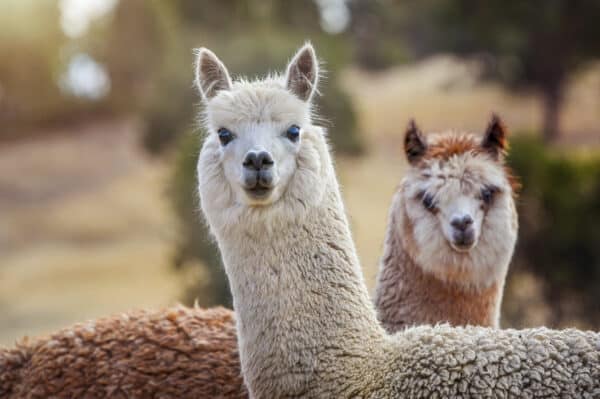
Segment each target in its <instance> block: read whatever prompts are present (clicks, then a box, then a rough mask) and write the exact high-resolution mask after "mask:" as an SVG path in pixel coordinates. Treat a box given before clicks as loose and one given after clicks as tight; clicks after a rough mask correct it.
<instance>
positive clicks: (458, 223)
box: [450, 215, 473, 231]
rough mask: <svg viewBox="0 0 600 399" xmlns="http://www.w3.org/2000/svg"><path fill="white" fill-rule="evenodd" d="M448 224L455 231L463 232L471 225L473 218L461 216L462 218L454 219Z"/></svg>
mask: <svg viewBox="0 0 600 399" xmlns="http://www.w3.org/2000/svg"><path fill="white" fill-rule="evenodd" d="M450 224H451V225H452V227H454V228H455V229H457V230H460V231H465V230H466V229H467V228H468V227H469V226H471V225H472V224H473V218H472V217H471V216H469V215H466V216H463V217H462V218H454V219H452V222H451V223H450Z"/></svg>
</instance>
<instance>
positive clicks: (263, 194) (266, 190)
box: [245, 184, 273, 199]
mask: <svg viewBox="0 0 600 399" xmlns="http://www.w3.org/2000/svg"><path fill="white" fill-rule="evenodd" d="M245 190H246V193H247V194H248V196H249V197H251V198H254V199H265V198H267V197H268V196H269V195H270V194H271V192H272V191H273V187H265V186H263V185H261V184H257V185H255V186H254V187H246V188H245Z"/></svg>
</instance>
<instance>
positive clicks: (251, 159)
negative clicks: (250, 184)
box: [243, 151, 273, 170]
mask: <svg viewBox="0 0 600 399" xmlns="http://www.w3.org/2000/svg"><path fill="white" fill-rule="evenodd" d="M243 165H244V168H247V169H253V170H262V169H268V168H270V167H271V166H273V157H271V154H269V153H268V152H266V151H259V152H255V151H250V152H248V153H247V154H246V158H244V163H243Z"/></svg>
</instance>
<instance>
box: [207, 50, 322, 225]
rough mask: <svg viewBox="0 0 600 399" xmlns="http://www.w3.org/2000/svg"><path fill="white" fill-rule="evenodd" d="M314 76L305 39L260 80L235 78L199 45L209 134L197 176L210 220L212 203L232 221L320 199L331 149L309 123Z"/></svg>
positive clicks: (311, 53)
mask: <svg viewBox="0 0 600 399" xmlns="http://www.w3.org/2000/svg"><path fill="white" fill-rule="evenodd" d="M318 80H319V70H318V61H317V58H316V56H315V52H314V49H313V47H312V46H311V45H310V44H306V45H305V46H304V47H302V48H301V49H300V50H299V51H298V52H297V54H296V55H295V56H294V57H293V58H292V60H291V61H290V63H289V65H288V66H287V69H286V72H285V74H284V75H282V76H270V77H267V78H266V79H263V80H257V81H247V80H244V79H240V80H238V81H232V80H231V78H230V76H229V73H228V71H227V68H226V67H225V65H224V64H223V63H222V62H221V61H220V60H219V59H218V58H217V57H216V55H215V54H214V53H213V52H211V51H210V50H208V49H204V48H202V49H200V50H198V53H197V63H196V86H197V88H198V89H199V91H200V93H201V95H202V99H203V102H204V105H205V115H204V117H205V118H204V123H205V127H206V130H207V134H208V135H207V137H206V139H205V142H204V145H203V148H202V151H201V154H200V159H199V162H198V177H199V191H200V196H201V200H202V206H203V209H204V210H205V214H207V216H208V217H209V219H210V217H211V215H210V214H211V213H214V212H212V211H213V210H214V211H218V212H219V213H221V220H220V221H217V220H214V221H215V222H218V223H217V224H222V223H227V221H226V220H223V218H224V217H226V215H225V214H226V213H227V214H229V215H230V217H231V220H232V221H234V220H235V218H236V217H239V216H241V213H244V214H245V215H252V214H255V215H257V216H258V215H259V214H261V213H264V212H266V211H267V210H272V209H273V208H283V207H287V209H286V210H285V213H287V214H290V213H294V210H295V209H296V208H303V207H306V205H307V204H309V203H310V202H311V201H316V200H318V199H319V198H320V196H321V194H322V184H321V181H322V177H323V176H322V174H323V173H324V168H323V166H324V165H325V164H327V162H328V160H326V159H323V158H324V157H328V155H327V145H326V143H325V139H324V137H323V131H322V130H321V129H320V128H318V127H315V126H313V125H312V123H311V99H312V97H313V95H314V93H315V91H316V88H317V83H318ZM206 211H208V212H206ZM263 216H264V215H263ZM219 222H220V223H219ZM211 224H214V223H212V222H211Z"/></svg>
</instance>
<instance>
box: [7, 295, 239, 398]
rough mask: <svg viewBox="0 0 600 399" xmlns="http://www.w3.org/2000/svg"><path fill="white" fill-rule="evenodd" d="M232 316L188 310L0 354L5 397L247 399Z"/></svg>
mask: <svg viewBox="0 0 600 399" xmlns="http://www.w3.org/2000/svg"><path fill="white" fill-rule="evenodd" d="M247 396H248V395H247V392H246V389H245V387H244V384H243V379H242V376H241V373H240V364H239V356H238V351H237V338H236V331H235V320H234V318H233V312H231V311H230V310H227V309H224V308H213V309H199V308H194V309H190V308H185V307H182V306H179V307H175V308H170V309H164V310H160V311H142V310H140V311H134V312H130V313H126V314H121V315H116V316H113V317H108V318H102V319H98V320H95V321H90V322H86V323H81V324H76V325H74V326H73V327H70V328H66V329H64V330H62V331H59V332H57V333H54V334H52V335H50V336H48V337H46V338H41V339H38V340H35V341H32V342H27V341H26V340H24V341H23V342H21V343H19V344H17V346H16V347H15V348H14V349H10V350H3V351H0V398H6V399H9V398H10V399H17V398H18V399H23V398H108V397H110V398H190V399H191V398H246V397H247Z"/></svg>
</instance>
